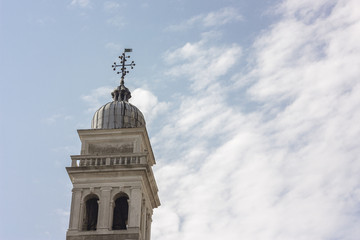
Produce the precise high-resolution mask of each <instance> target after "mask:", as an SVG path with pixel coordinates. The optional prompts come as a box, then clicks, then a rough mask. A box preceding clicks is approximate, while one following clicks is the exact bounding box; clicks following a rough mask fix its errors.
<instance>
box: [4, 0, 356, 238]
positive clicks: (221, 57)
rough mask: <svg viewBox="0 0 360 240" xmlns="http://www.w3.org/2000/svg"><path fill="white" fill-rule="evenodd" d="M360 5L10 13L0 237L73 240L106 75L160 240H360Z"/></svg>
mask: <svg viewBox="0 0 360 240" xmlns="http://www.w3.org/2000/svg"><path fill="white" fill-rule="evenodd" d="M359 9H360V2H359V1H358V0H338V1H335V0H315V1H314V0H301V1H299V0H284V1H276V0H265V1H260V0H255V1H250V0H246V1H245V0H223V1H215V0H207V1H205V0H199V1H191V0H171V1H166V0H158V1H148V0H134V1H120V0H119V1H95V0H67V1H56V0H33V1H25V0H23V1H10V0H7V1H6V0H1V1H0V81H1V95H0V107H1V112H0V114H1V115H0V135H1V138H0V161H1V162H0V188H1V200H0V239H2V240H22V239H30V240H48V239H53V240H60V239H65V233H66V230H67V227H68V218H69V208H70V201H71V188H72V186H71V183H70V180H69V178H68V176H67V173H66V171H65V167H66V166H69V165H70V157H69V156H70V155H77V154H79V152H80V141H79V138H78V136H77V132H76V130H77V129H88V128H90V123H91V118H92V115H93V113H94V112H95V111H96V109H98V108H99V107H100V106H101V105H103V104H105V103H107V102H109V101H111V95H110V92H111V90H112V89H113V88H114V87H116V86H117V85H118V83H119V77H118V76H117V75H116V74H114V72H112V70H111V64H112V63H113V61H114V60H116V57H117V56H118V55H120V54H121V52H122V51H123V49H124V48H125V47H132V48H133V53H132V54H131V58H132V60H134V61H135V62H136V67H135V68H134V70H133V71H131V72H130V73H129V74H128V75H127V78H126V85H127V87H128V88H129V89H130V90H131V91H132V96H133V98H132V99H131V102H132V103H133V104H134V105H136V106H137V107H138V108H139V109H140V110H141V111H142V112H143V113H144V115H145V118H146V120H147V129H148V131H149V135H150V137H151V142H152V146H153V150H154V153H155V157H156V160H157V165H156V166H155V168H154V171H155V177H156V180H157V184H158V186H159V196H160V200H161V203H162V205H161V207H159V208H158V209H155V211H154V216H153V228H152V239H153V240H180V239H181V240H194V239H208V240H215V239H216V240H218V239H247V240H258V239H264V240H268V239H270V240H272V239H286V240H288V239H294V240H300V239H304V240H308V239H328V240H335V239H342V240H357V239H360V227H359V226H360V159H359V158H360V147H359V144H360V143H359V142H360V111H359V107H360V80H359V77H360V11H359Z"/></svg>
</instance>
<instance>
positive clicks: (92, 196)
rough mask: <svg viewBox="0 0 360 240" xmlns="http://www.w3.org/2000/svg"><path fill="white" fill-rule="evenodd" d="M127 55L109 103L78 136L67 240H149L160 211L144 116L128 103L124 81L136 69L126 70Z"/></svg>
mask: <svg viewBox="0 0 360 240" xmlns="http://www.w3.org/2000/svg"><path fill="white" fill-rule="evenodd" d="M126 52H131V49H125V51H124V53H123V54H122V56H120V57H119V58H120V64H119V65H117V64H116V63H114V65H113V68H114V70H116V68H118V67H121V72H118V74H119V73H122V76H121V82H120V86H118V87H117V88H116V89H115V90H114V91H113V92H112V97H113V101H112V102H109V103H107V104H105V105H104V106H102V107H101V108H100V109H99V110H97V111H96V112H95V114H94V117H93V119H92V124H91V129H84V130H78V134H79V137H80V140H81V153H80V155H73V156H71V167H67V168H66V170H67V172H68V174H69V177H70V180H71V182H72V184H73V189H72V200H71V211H70V223H69V229H68V231H67V234H66V239H67V240H100V239H101V240H104V239H106V240H130V239H131V240H135V239H136V240H150V233H151V222H152V214H153V209H154V208H156V207H158V206H160V200H159V197H158V194H157V192H158V188H157V185H156V181H155V178H154V174H153V171H152V166H153V165H154V164H155V158H154V154H153V152H152V148H151V144H150V140H149V136H148V133H147V130H146V126H145V120H144V117H143V114H142V113H141V112H140V110H139V109H138V108H137V107H135V106H134V105H132V104H130V103H129V102H128V99H130V98H131V94H130V91H129V89H128V88H126V87H125V85H124V77H125V75H126V73H128V71H127V70H126V67H128V66H130V67H131V68H133V66H135V64H134V62H133V61H132V62H131V63H130V64H126V61H127V58H129V56H126Z"/></svg>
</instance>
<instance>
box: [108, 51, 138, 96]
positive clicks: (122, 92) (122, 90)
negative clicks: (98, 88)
mask: <svg viewBox="0 0 360 240" xmlns="http://www.w3.org/2000/svg"><path fill="white" fill-rule="evenodd" d="M127 52H132V49H131V48H125V50H124V52H123V54H122V55H121V56H119V59H120V64H117V63H116V62H114V65H112V66H111V67H112V68H113V70H114V71H116V68H118V67H121V68H120V70H121V72H120V71H118V72H116V73H117V74H120V73H121V81H120V86H118V87H117V88H115V90H114V91H113V92H112V93H111V95H112V97H113V99H114V101H126V102H127V101H128V100H129V99H130V98H131V93H130V91H129V89H128V88H127V87H125V85H124V78H125V76H126V74H127V73H129V71H128V70H127V69H126V67H131V69H133V68H134V66H135V63H134V61H131V63H130V64H126V61H127V58H130V56H126V54H125V53H127Z"/></svg>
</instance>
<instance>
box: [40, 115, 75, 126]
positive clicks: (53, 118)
mask: <svg viewBox="0 0 360 240" xmlns="http://www.w3.org/2000/svg"><path fill="white" fill-rule="evenodd" d="M71 119H73V117H72V116H70V115H64V114H60V113H57V114H53V115H51V116H50V117H47V118H45V119H43V122H44V123H46V124H48V125H53V124H54V123H55V122H56V121H58V120H62V121H68V120H71Z"/></svg>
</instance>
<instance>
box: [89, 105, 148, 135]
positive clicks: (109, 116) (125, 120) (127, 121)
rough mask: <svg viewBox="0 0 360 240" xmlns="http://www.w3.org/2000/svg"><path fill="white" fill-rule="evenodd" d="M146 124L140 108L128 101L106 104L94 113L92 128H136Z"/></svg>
mask: <svg viewBox="0 0 360 240" xmlns="http://www.w3.org/2000/svg"><path fill="white" fill-rule="evenodd" d="M142 126H145V119H144V116H143V114H142V113H141V112H140V110H139V109H138V108H137V107H135V106H134V105H132V104H130V103H128V102H126V101H113V102H109V103H107V104H105V105H104V106H102V107H101V108H99V110H97V111H96V112H95V114H94V117H93V119H92V122H91V128H92V129H114V128H136V127H142Z"/></svg>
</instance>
